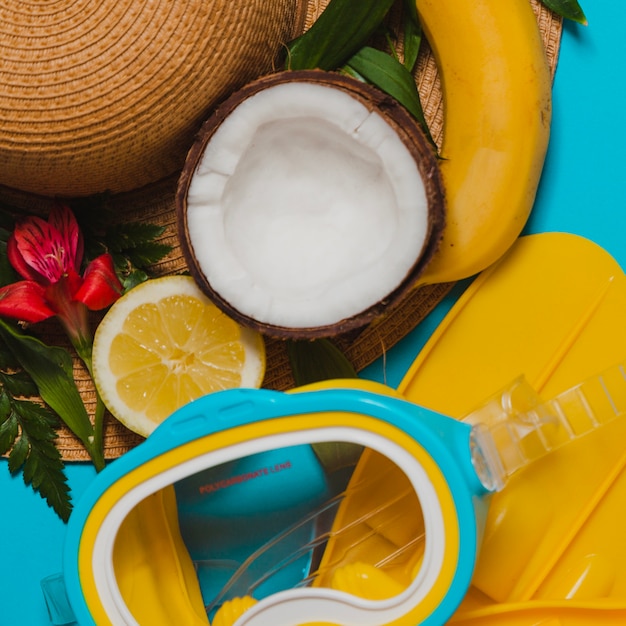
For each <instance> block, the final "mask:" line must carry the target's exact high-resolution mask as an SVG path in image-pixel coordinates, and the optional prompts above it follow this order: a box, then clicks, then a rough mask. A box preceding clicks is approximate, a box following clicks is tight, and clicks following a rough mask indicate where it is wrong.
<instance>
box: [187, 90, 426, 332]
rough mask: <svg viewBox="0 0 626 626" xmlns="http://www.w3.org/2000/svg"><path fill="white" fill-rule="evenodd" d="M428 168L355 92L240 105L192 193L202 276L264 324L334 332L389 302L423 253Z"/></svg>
mask: <svg viewBox="0 0 626 626" xmlns="http://www.w3.org/2000/svg"><path fill="white" fill-rule="evenodd" d="M428 223H429V220H428V203H427V196H426V191H425V188H424V183H423V181H422V178H421V175H420V172H419V170H418V166H417V164H416V162H415V159H414V157H413V156H412V155H411V153H410V151H409V150H408V149H407V147H406V146H405V145H404V143H403V142H402V140H401V139H400V138H399V136H398V134H397V132H396V131H395V130H394V129H393V128H392V126H390V125H389V124H388V123H387V122H386V121H385V120H384V119H383V117H382V116H381V115H380V114H379V113H377V112H374V111H371V110H369V109H368V108H367V107H366V106H364V105H363V104H362V103H361V102H359V101H358V100H356V99H355V98H353V97H352V96H350V95H349V94H348V93H345V92H344V91H341V90H339V89H337V88H333V87H331V86H327V85H322V84H315V83H298V82H294V83H282V84H278V85H275V86H272V87H269V88H267V89H264V90H262V91H260V92H258V93H256V94H254V95H252V96H251V97H249V98H248V99H246V100H244V101H243V102H242V103H241V104H239V105H238V106H237V107H236V108H235V109H234V110H233V112H232V113H230V114H229V115H228V117H226V119H225V120H224V121H223V122H222V123H221V124H220V126H219V127H218V129H217V130H216V132H215V133H214V134H213V135H212V137H211V139H210V140H209V142H208V144H207V146H206V148H205V150H204V152H203V154H202V156H201V158H200V160H199V162H198V165H197V167H196V170H195V172H194V174H193V176H192V180H191V182H190V187H189V190H188V194H187V227H188V236H189V242H190V245H191V248H192V250H193V256H194V259H195V262H196V264H197V266H198V269H199V270H200V271H201V272H202V273H203V274H204V276H205V277H206V280H207V281H208V283H209V284H210V286H211V288H212V289H213V290H214V291H215V292H217V293H218V294H219V295H220V296H221V297H222V298H223V299H224V300H226V301H227V302H228V303H229V304H230V305H231V306H232V307H234V308H235V309H237V310H238V311H239V312H240V313H242V314H244V315H246V316H248V317H250V318H253V319H255V320H257V321H259V322H262V323H264V324H271V325H277V326H284V327H292V328H305V327H317V326H325V325H329V324H334V323H337V322H338V321H341V320H343V319H345V318H348V317H351V316H354V315H356V314H358V313H360V312H362V311H364V310H366V309H367V308H369V307H370V306H372V305H374V304H376V303H377V302H379V301H381V300H383V299H384V298H385V296H387V295H388V294H389V293H390V292H392V291H393V290H394V289H395V288H396V287H397V286H398V285H400V283H401V282H402V281H403V279H404V278H405V277H406V275H407V274H408V272H409V271H410V269H411V268H412V266H413V265H414V264H415V263H416V260H417V259H418V258H419V257H420V256H421V254H422V251H423V249H424V246H425V243H426V239H427V236H428Z"/></svg>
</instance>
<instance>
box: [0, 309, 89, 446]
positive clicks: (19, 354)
mask: <svg viewBox="0 0 626 626" xmlns="http://www.w3.org/2000/svg"><path fill="white" fill-rule="evenodd" d="M0 336H1V337H2V339H3V340H4V342H5V343H6V345H7V346H8V348H9V349H10V350H11V352H12V353H13V355H14V356H15V358H16V359H17V360H18V361H19V362H20V365H21V366H22V367H23V368H24V370H26V372H28V374H29V375H30V376H31V377H32V379H33V381H34V382H35V384H36V385H37V389H38V390H39V394H40V395H41V398H42V399H43V400H44V402H46V403H47V404H48V405H49V406H50V407H51V408H52V409H53V410H54V411H55V412H56V413H57V414H58V415H59V416H60V417H61V418H62V419H63V421H64V422H65V424H66V425H67V426H68V428H69V429H70V430H71V431H72V432H73V433H74V434H75V435H76V436H77V437H78V438H79V439H80V440H81V441H82V442H83V444H85V445H86V447H87V448H88V449H89V448H90V447H91V443H92V441H93V428H92V426H91V422H90V420H89V415H88V414H87V410H86V409H85V405H84V404H83V401H82V398H81V397H80V393H79V392H78V388H77V387H76V383H75V381H74V374H73V369H72V358H71V356H70V354H69V352H68V351H67V350H64V349H63V348H58V347H53V346H47V345H46V344H44V343H43V342H41V341H39V339H36V338H35V337H31V336H30V335H26V334H24V333H21V332H20V331H18V330H17V329H15V328H13V327H12V326H10V325H9V324H7V323H6V322H5V321H4V320H0Z"/></svg>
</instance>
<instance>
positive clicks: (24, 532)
mask: <svg viewBox="0 0 626 626" xmlns="http://www.w3.org/2000/svg"><path fill="white" fill-rule="evenodd" d="M500 1H501V0H500ZM581 1H582V2H583V7H584V9H585V12H586V14H587V17H588V19H589V26H587V27H581V26H578V25H574V24H570V23H566V24H565V27H564V32H563V39H562V44H561V52H560V57H559V64H558V68H557V73H556V78H555V83H554V105H553V106H554V111H553V123H552V135H551V142H550V148H549V151H548V157H547V161H546V164H545V169H544V173H543V178H542V182H541V186H540V189H539V193H538V196H537V201H536V205H535V208H534V211H533V214H532V216H531V219H530V221H529V223H528V226H527V229H526V231H527V232H546V231H564V232H571V233H576V234H579V235H583V236H585V237H588V238H590V239H592V240H593V241H595V242H596V243H598V244H600V245H601V246H603V247H604V248H606V249H607V250H608V251H609V252H610V253H611V254H612V255H613V256H614V257H615V258H616V259H617V260H618V262H619V263H620V264H621V265H622V266H623V267H626V246H625V245H624V236H625V234H626V185H625V183H624V176H623V171H624V168H625V167H626V157H625V150H626V119H625V112H626V79H625V76H624V67H625V66H626V45H625V42H624V28H623V25H624V23H626V4H624V3H623V2H622V0H596V1H592V0H587V1H585V0H581ZM458 291H459V290H458V289H457V290H456V291H454V292H453V293H452V294H451V295H450V296H449V297H448V298H446V300H444V302H442V304H441V305H440V306H439V307H438V308H437V309H436V310H435V311H434V312H433V314H431V315H430V316H429V318H427V319H426V320H425V321H424V322H423V323H422V324H420V325H419V326H418V327H417V328H416V329H415V330H414V331H413V332H412V333H411V334H409V335H408V336H407V337H406V338H405V339H404V340H403V341H402V342H401V343H400V344H398V345H397V346H396V347H394V348H392V349H391V350H390V351H389V352H388V354H387V355H386V359H385V361H384V362H383V360H382V359H381V360H379V361H377V362H376V363H374V364H373V365H372V366H370V367H369V368H367V369H366V370H365V371H364V372H363V375H364V376H365V377H366V378H371V379H374V380H379V381H383V382H386V383H387V384H389V385H391V386H393V387H395V386H397V384H398V383H399V382H400V380H401V379H402V377H403V375H404V374H405V372H406V370H407V369H408V367H409V365H410V364H411V362H412V361H413V359H414V357H415V355H416V354H417V353H418V352H419V350H420V348H421V347H422V345H423V344H424V342H425V341H426V340H427V339H428V337H429V335H430V333H431V332H432V330H433V328H435V326H436V325H437V323H438V321H439V320H440V319H441V317H442V316H443V315H444V314H445V312H446V310H447V308H449V306H450V305H451V304H452V302H453V301H454V299H455V297H456V296H457V295H458ZM624 332H626V330H625V331H624ZM67 474H68V477H69V483H70V486H71V488H72V496H73V498H74V500H75V501H76V500H78V499H79V498H80V496H81V494H82V493H83V492H84V490H85V488H86V487H87V485H88V484H89V483H90V481H91V480H92V478H93V476H94V471H93V469H92V468H91V467H90V466H89V465H87V464H70V465H68V467H67ZM64 537H65V526H64V525H63V523H62V522H60V521H59V519H58V518H57V517H56V515H55V514H54V513H53V512H52V511H51V510H50V509H48V507H47V505H46V504H45V502H44V501H43V500H42V499H41V498H40V497H39V496H37V495H35V494H34V493H33V492H32V490H31V489H30V488H27V487H25V486H24V484H23V481H22V478H21V476H18V477H11V476H10V474H9V471H8V468H7V463H6V460H4V459H2V460H0V555H1V558H2V565H1V566H0V626H40V625H41V626H45V625H46V624H49V621H48V615H47V611H46V608H45V604H44V601H43V596H42V594H41V590H40V586H39V581H40V580H41V579H42V578H44V577H45V576H48V575H50V574H54V573H56V572H59V571H60V570H61V568H62V564H61V557H62V547H63V542H64Z"/></svg>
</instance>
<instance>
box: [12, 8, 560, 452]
mask: <svg viewBox="0 0 626 626" xmlns="http://www.w3.org/2000/svg"><path fill="white" fill-rule="evenodd" d="M11 1H13V0H11ZM70 1H71V0H68V2H70ZM327 1H328V0H311V1H310V2H309V4H308V5H302V6H298V7H293V6H289V7H285V6H283V4H284V3H283V4H281V2H274V3H273V4H275V6H277V7H281V8H280V10H279V14H280V13H281V11H286V12H287V14H288V15H289V19H288V20H287V21H288V22H289V23H291V24H292V25H295V28H296V29H298V28H299V29H306V28H308V27H309V26H310V25H311V24H312V23H313V21H314V20H315V18H316V17H317V16H318V15H319V13H320V12H321V11H322V10H323V8H324V7H325V5H326V3H327ZM530 1H531V3H532V5H533V8H534V10H535V13H536V16H537V20H538V23H539V27H540V29H541V32H542V34H543V39H544V44H545V47H546V51H547V55H548V60H549V62H550V66H551V68H552V72H553V73H554V71H555V69H556V65H557V60H558V51H559V45H560V40H561V31H562V21H561V19H560V18H559V17H557V16H555V15H554V14H553V13H551V12H550V11H549V10H547V9H546V8H545V7H544V6H543V5H541V4H539V2H538V1H537V0H530ZM3 2H4V3H7V2H9V0H0V21H1V20H2V19H3V18H2V15H3V14H4V15H6V14H7V12H8V9H7V8H6V7H2V3H3ZM21 4H22V3H17V6H20V5H21ZM56 4H62V2H58V3H56ZM72 4H73V5H75V9H78V8H79V5H81V4H83V3H81V2H80V0H75V2H73V3H72ZM87 4H92V3H87ZM106 4H109V3H108V2H104V3H103V5H106ZM111 4H112V5H116V6H117V4H119V5H120V6H123V7H124V9H123V10H122V9H120V11H121V13H120V14H119V15H120V16H125V17H126V19H128V17H129V16H128V15H127V13H128V12H129V11H130V9H129V8H128V7H129V6H130V4H131V0H128V1H122V2H117V3H116V2H112V3H111ZM154 4H155V6H156V7H157V9H158V10H160V11H164V10H165V9H164V7H165V5H167V6H170V5H169V2H167V1H165V0H164V1H163V2H155V3H154ZM172 4H173V5H174V4H177V3H176V2H172ZM183 4H185V3H183ZM188 4H194V3H188ZM205 4H206V3H205ZM209 4H210V3H209ZM226 4H228V2H227V1H226V2H224V5H226ZM233 4H243V3H241V2H238V3H233ZM246 4H248V2H246ZM261 4H263V5H265V4H271V3H261ZM6 6H8V4H7V5H6ZM11 6H13V5H11ZM33 6H35V5H30V4H28V7H30V8H32V7H33ZM49 6H55V3H52V4H51V5H49ZM137 6H138V7H143V3H139V2H137ZM92 10H96V11H97V9H92ZM172 11H173V12H174V13H175V9H172ZM249 11H251V12H252V13H254V14H256V13H257V11H256V9H249ZM243 12H244V13H245V11H243ZM134 14H135V15H137V16H138V17H139V16H140V15H141V14H142V11H141V9H139V8H138V9H136V11H135V13H134ZM163 19H164V18H163ZM275 19H277V21H282V20H281V19H279V18H275ZM3 27H4V28H6V25H4V26H0V28H3ZM225 32H226V31H225ZM298 32H299V31H298ZM149 43H150V42H146V45H149ZM0 45H2V44H0ZM253 54H257V52H254V53H253ZM204 55H206V52H205V53H204ZM204 58H207V57H206V56H204ZM92 62H93V61H92ZM120 71H122V70H120ZM124 71H125V70H124ZM189 75H190V76H193V72H191V73H190V74H189ZM415 78H416V83H417V85H418V89H419V91H420V96H421V99H422V105H423V107H424V113H425V116H426V119H427V122H428V123H429V126H430V129H431V133H432V135H433V137H434V139H435V141H440V140H441V136H442V130H443V106H442V104H443V103H442V94H441V89H440V86H439V81H438V75H437V68H436V66H435V63H434V59H433V57H432V55H431V53H430V51H429V49H428V46H427V45H425V46H424V47H423V50H422V52H421V54H420V58H419V60H418V65H417V69H416V74H415ZM175 82H176V85H177V88H179V89H183V84H184V80H181V81H180V82H179V81H178V80H176V81H175ZM194 84H195V83H194ZM230 88H232V85H230V86H228V87H225V86H224V87H221V88H220V91H221V93H224V92H226V91H228V89H230ZM185 89H187V87H186V86H185ZM192 91H193V89H189V94H192ZM3 97H5V96H3V95H0V98H3ZM1 106H3V105H0V107H1ZM0 111H1V108H0ZM0 132H2V133H4V132H5V131H4V129H1V130H0ZM119 132H124V131H123V130H122V129H120V130H119ZM155 132H156V129H155ZM156 134H157V135H158V132H156ZM2 141H4V139H3V140H2ZM68 141H69V142H71V139H69V138H68ZM146 141H147V140H146ZM183 143H184V142H183ZM79 146H80V144H79ZM0 150H1V148H0ZM0 154H2V153H0ZM141 154H142V155H144V154H145V153H144V152H141ZM1 158H2V159H4V155H3V156H2V157H1ZM129 158H130V157H129ZM133 158H135V159H136V158H137V157H136V155H135V156H134V157H133ZM143 158H144V157H143V156H142V158H141V159H138V160H139V161H142V160H143ZM33 166H34V161H28V160H27V159H25V160H24V161H23V163H22V164H21V167H22V168H24V171H25V172H28V174H29V175H31V176H32V175H33ZM67 171H68V170H63V169H62V168H61V169H59V170H58V172H59V173H58V174H57V175H59V176H61V173H62V176H65V177H67V176H68V174H67V173H66V172H67ZM2 176H3V177H4V173H3V174H2ZM177 178H178V176H177V171H174V173H173V174H172V175H170V176H167V177H163V178H161V179H160V180H159V181H158V182H156V183H153V184H150V185H147V186H144V187H142V188H136V189H134V190H133V191H129V192H124V193H119V194H116V195H114V196H113V197H112V198H111V201H110V204H111V205H112V206H113V207H115V208H117V209H118V211H119V215H120V216H123V217H122V218H121V219H123V220H124V221H129V222H133V221H145V222H150V223H156V224H160V225H162V226H164V227H165V228H166V230H165V233H164V235H163V237H162V241H163V243H166V244H169V245H171V246H173V251H172V252H171V254H170V255H169V256H168V257H166V258H165V259H163V260H162V261H161V262H160V263H159V264H158V265H156V266H155V267H154V268H153V273H154V275H156V276H161V275H166V274H173V273H179V272H181V271H185V270H186V265H185V261H184V259H183V256H182V252H181V249H180V247H179V243H178V237H177V226H176V216H175V209H174V195H175V191H176V183H177ZM0 180H1V182H3V183H6V184H7V186H6V187H2V188H0V202H6V203H8V204H10V205H11V206H17V207H19V208H20V209H22V210H24V211H31V212H46V211H47V210H48V209H49V206H50V200H49V198H47V197H40V196H37V195H33V194H24V193H22V192H20V191H18V190H16V189H11V188H9V181H8V179H5V178H2V179H0ZM136 180H139V179H138V178H135V181H136ZM125 184H132V181H127V183H125ZM11 187H18V188H19V186H18V185H11ZM451 287H452V285H451V284H441V285H432V286H430V285H429V286H424V287H422V288H420V289H418V290H416V291H415V292H414V293H413V295H412V296H411V297H410V298H408V299H407V300H406V301H405V302H404V303H403V304H402V305H401V306H399V307H398V308H396V309H394V310H393V311H392V312H390V313H389V314H388V315H387V317H386V318H385V319H384V320H383V321H382V322H378V323H375V324H372V325H370V326H368V327H366V328H364V329H362V330H359V331H354V332H351V333H349V334H347V335H345V336H340V337H337V338H336V343H337V344H338V345H339V346H340V347H341V348H342V349H343V350H344V352H345V354H346V356H347V357H348V358H349V359H350V361H351V362H352V364H353V365H354V367H355V368H356V370H357V371H360V370H362V369H363V368H364V367H366V366H367V365H369V364H371V363H372V362H373V361H375V360H376V359H377V358H379V357H380V356H381V355H384V354H385V352H386V351H387V350H389V348H391V347H392V346H393V345H394V344H396V343H397V342H398V341H399V340H400V339H402V338H403V337H404V336H406V334H407V333H408V332H410V331H411V330H412V329H413V328H415V326H416V325H417V324H418V323H419V322H420V321H421V320H422V319H423V318H424V317H425V316H426V315H427V314H428V313H429V312H430V311H431V310H432V309H433V308H434V307H435V306H436V305H437V304H438V303H439V302H440V301H441V300H442V298H443V297H445V295H446V294H447V293H448V292H449V290H450V289H451ZM97 321H98V319H97V317H94V323H96V322H97ZM37 331H38V332H40V333H41V334H42V336H43V338H44V339H45V340H46V341H47V342H48V343H52V344H56V345H65V346H67V345H68V344H67V342H66V340H65V337H64V335H63V334H62V332H61V331H60V329H59V327H58V325H57V324H56V322H55V320H52V321H51V322H45V323H44V324H41V325H39V326H38V327H37ZM68 347H69V346H68ZM266 347H267V355H268V368H267V372H266V377H265V381H264V384H263V386H264V387H267V388H271V389H288V388H290V387H293V385H294V381H293V378H292V375H291V370H290V367H289V362H288V359H287V354H286V350H285V347H284V343H283V342H281V341H280V340H274V339H268V340H267V341H266ZM74 373H75V378H76V381H77V384H78V386H79V389H80V390H81V394H82V395H83V399H84V400H85V403H86V405H87V407H88V409H89V410H90V412H93V408H94V407H95V392H94V390H93V387H92V385H91V382H90V380H89V377H88V375H87V373H86V372H85V370H84V369H83V368H82V367H81V365H80V363H79V362H78V360H76V361H75V366H74ZM141 441H142V439H141V438H140V437H139V436H137V435H135V434H134V433H131V432H130V431H128V430H127V429H126V428H125V427H123V426H122V425H121V424H120V423H119V422H117V420H115V419H114V418H112V417H111V416H109V415H108V416H107V418H106V421H105V456H106V457H107V458H109V459H111V458H116V457H118V456H120V455H121V454H123V453H124V452H126V451H128V450H129V449H130V448H132V447H134V446H135V445H137V444H138V443H140V442H141ZM57 445H58V448H59V450H60V451H61V454H62V456H63V457H64V458H65V459H66V460H69V461H84V460H87V459H88V457H87V455H86V453H85V451H84V449H83V448H82V447H81V445H80V443H79V442H78V441H77V440H76V439H75V438H74V437H73V435H72V434H71V433H70V432H69V431H67V430H66V429H65V428H63V427H61V428H60V429H59V431H58V439H57Z"/></svg>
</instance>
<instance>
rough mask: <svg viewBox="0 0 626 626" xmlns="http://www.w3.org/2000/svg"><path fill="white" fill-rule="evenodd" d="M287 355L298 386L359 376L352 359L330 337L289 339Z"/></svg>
mask: <svg viewBox="0 0 626 626" xmlns="http://www.w3.org/2000/svg"><path fill="white" fill-rule="evenodd" d="M287 355H288V357H289V362H290V365H291V371H292V372H293V377H294V380H295V382H296V385H298V386H302V385H308V384H310V383H315V382H319V381H322V380H330V379H335V378H356V377H357V373H356V371H355V369H354V367H353V366H352V364H351V363H350V361H348V359H347V358H346V356H345V355H344V354H343V352H342V351H341V350H340V349H339V348H338V347H337V346H336V345H335V344H334V343H332V342H331V341H330V340H328V339H316V340H314V341H288V342H287Z"/></svg>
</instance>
